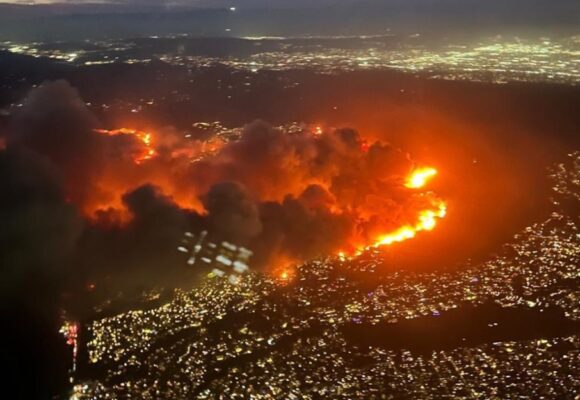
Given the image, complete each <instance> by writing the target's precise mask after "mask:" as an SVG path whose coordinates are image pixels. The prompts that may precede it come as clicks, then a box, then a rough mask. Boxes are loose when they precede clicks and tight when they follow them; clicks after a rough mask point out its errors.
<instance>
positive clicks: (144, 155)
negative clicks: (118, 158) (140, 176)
mask: <svg viewBox="0 0 580 400" xmlns="http://www.w3.org/2000/svg"><path fill="white" fill-rule="evenodd" d="M95 132H97V133H100V134H102V135H108V136H118V135H131V136H134V137H136V138H137V139H139V141H140V142H141V143H142V144H143V148H144V150H143V152H141V153H140V154H139V155H137V156H136V157H135V159H134V161H135V163H136V164H141V163H142V162H144V161H146V160H150V159H151V158H153V157H155V155H157V152H156V151H155V147H154V146H153V142H152V137H151V133H149V132H144V131H139V130H136V129H129V128H120V129H113V130H107V129H95Z"/></svg>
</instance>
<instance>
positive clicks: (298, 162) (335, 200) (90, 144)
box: [4, 82, 446, 280]
mask: <svg viewBox="0 0 580 400" xmlns="http://www.w3.org/2000/svg"><path fill="white" fill-rule="evenodd" d="M55 99H57V100H58V101H56V100H55ZM55 101H56V103H55ZM99 126H102V125H101V124H100V123H99V121H98V120H97V119H96V117H95V116H94V115H92V113H91V112H90V111H89V110H88V109H87V108H86V103H85V102H84V101H83V100H82V99H81V98H80V96H78V93H77V92H76V91H74V90H73V89H72V88H71V87H70V86H69V85H68V84H66V83H64V82H59V83H52V84H47V85H43V86H41V87H39V88H36V89H35V90H34V91H33V92H32V93H31V95H30V99H29V100H27V101H26V102H25V106H23V107H22V109H21V110H20V111H19V115H18V118H17V121H16V122H15V123H14V125H13V128H12V129H13V132H10V135H9V136H8V137H9V139H10V141H9V142H8V143H7V148H8V149H7V150H4V151H8V150H10V149H11V148H12V147H14V148H15V149H16V148H19V147H24V148H27V149H29V150H32V151H34V152H36V153H38V154H40V155H42V156H43V157H46V158H47V160H49V161H50V162H51V163H53V164H54V167H55V171H57V172H58V174H59V175H60V177H61V178H62V182H63V191H64V194H65V196H66V199H67V204H69V205H70V206H74V207H76V208H77V209H78V210H79V211H81V212H82V214H83V215H84V217H85V219H86V220H87V222H88V225H89V226H91V228H92V229H94V230H95V231H94V236H91V237H89V238H87V240H88V241H91V243H89V244H87V246H88V247H89V248H94V249H95V254H94V256H95V257H96V256H100V254H101V253H102V252H101V251H100V249H102V248H106V249H107V248H108V247H107V246H108V243H117V242H118V237H117V236H120V237H123V238H125V239H126V242H125V245H126V246H130V247H134V251H135V254H139V253H140V252H143V251H144V249H143V248H141V247H139V243H142V242H143V241H145V242H147V243H149V245H148V246H151V247H152V255H153V256H158V257H159V261H158V262H159V264H162V263H163V262H165V259H166V258H169V257H170V256H169V255H168V256H167V257H166V256H165V253H163V251H161V250H158V248H159V246H160V242H163V243H166V244H167V247H166V248H167V249H173V248H174V240H178V239H177V238H175V239H174V238H173V236H176V237H179V236H180V235H181V234H182V232H183V231H184V230H186V229H187V230H191V231H201V230H208V231H209V232H210V233H211V234H212V235H213V236H215V237H216V239H217V240H227V241H230V242H232V243H238V244H240V245H244V246H246V247H248V248H250V249H252V250H253V251H254V260H253V262H254V263H255V265H257V266H259V267H265V268H268V269H272V267H273V266H281V267H284V266H288V265H289V264H292V263H295V262H300V261H303V260H307V259H311V258H315V257H317V256H320V255H328V254H336V253H337V252H338V251H339V249H344V250H345V255H346V254H348V255H349V256H350V255H353V254H357V253H359V252H363V251H365V250H366V249H370V248H375V247H378V246H384V245H391V244H394V243H397V242H402V241H405V240H408V239H411V238H413V237H415V236H416V235H417V233H418V232H422V231H431V230H433V229H434V228H435V226H436V225H437V222H438V221H439V219H441V218H443V217H444V216H445V213H446V205H445V202H443V200H441V199H439V197H438V196H437V195H435V194H434V193H433V192H432V191H430V190H425V187H426V185H427V184H428V183H429V182H430V180H431V179H432V178H433V177H434V176H435V175H436V174H437V171H436V170H435V169H434V168H431V167H422V168H415V169H414V170H413V165H414V162H413V161H412V160H411V159H410V157H409V155H408V154H407V153H405V152H403V151H402V150H400V149H398V148H396V147H394V146H392V145H390V144H389V143H386V142H382V141H369V140H368V138H365V137H364V136H362V135H361V134H360V133H359V132H357V131H356V130H354V129H350V128H330V127H324V126H321V125H311V126H309V125H307V124H298V123H290V124H287V125H284V126H280V127H274V126H272V125H270V124H268V123H266V122H263V121H256V122H253V123H250V124H248V125H246V126H244V127H234V128H228V127H225V126H223V125H221V124H220V123H219V122H215V123H211V124H210V123H204V124H201V123H199V124H198V123H195V124H193V125H192V126H193V128H194V129H193V130H192V131H189V130H184V131H181V130H178V129H177V128H172V127H165V128H161V127H157V128H156V129H155V131H154V132H152V131H151V132H150V131H146V130H139V129H136V128H135V127H125V128H120V129H97V128H98V127H99ZM198 128H199V129H198ZM201 128H203V129H201ZM206 128H207V129H206ZM198 131H199V132H198ZM409 171H412V172H411V174H410V175H409ZM141 235H142V236H144V237H143V238H141V239H142V241H141V242H139V241H138V240H137V241H136V240H135V237H139V236H141ZM156 235H159V237H157V236H156ZM92 241H94V242H92ZM169 244H170V245H169ZM153 250H155V251H153ZM167 251H169V250H167ZM111 252H112V253H115V252H114V251H111ZM171 254H173V252H171ZM89 258H90V257H89ZM137 259H139V262H137V261H135V265H136V266H137V265H141V264H142V263H143V260H141V259H140V258H139V257H135V260H137ZM108 262H110V261H108ZM151 262H152V263H153V261H151ZM282 274H284V272H282ZM287 274H288V275H279V276H280V278H281V279H282V280H285V278H288V279H290V277H291V272H288V273H287Z"/></svg>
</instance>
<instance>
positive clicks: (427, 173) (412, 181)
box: [405, 168, 437, 189]
mask: <svg viewBox="0 0 580 400" xmlns="http://www.w3.org/2000/svg"><path fill="white" fill-rule="evenodd" d="M435 175H437V170H436V169H435V168H419V169H416V170H415V171H413V173H412V174H411V175H410V176H409V177H408V178H407V180H406V182H405V186H406V187H408V188H409V189H420V188H422V187H423V186H425V185H426V184H427V182H428V181H429V179H431V178H432V177H434V176H435Z"/></svg>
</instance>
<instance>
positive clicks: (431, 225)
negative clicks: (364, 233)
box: [338, 167, 447, 260]
mask: <svg viewBox="0 0 580 400" xmlns="http://www.w3.org/2000/svg"><path fill="white" fill-rule="evenodd" d="M435 175H437V170H436V169H435V168H430V167H426V168H418V169H415V170H414V171H413V172H412V173H411V174H410V175H409V176H408V177H407V179H406V180H405V187H407V188H409V189H419V188H422V187H424V186H425V185H426V184H427V183H428V182H429V180H430V179H431V178H432V177H434V176H435ZM446 214H447V205H446V203H445V202H444V201H443V200H440V199H433V200H432V205H431V206H430V207H429V208H426V209H422V210H420V211H419V212H418V214H417V222H416V223H415V224H414V225H410V224H406V225H403V226H401V227H400V228H397V229H395V230H394V231H391V232H389V233H386V234H382V235H379V236H378V237H377V239H376V241H375V242H374V243H372V244H371V245H367V246H359V247H358V248H357V249H356V251H355V253H354V254H355V255H359V254H361V253H362V252H363V251H366V250H370V249H372V248H377V247H381V246H389V245H392V244H394V243H399V242H403V241H405V240H409V239H413V238H414V237H415V236H416V235H417V233H418V232H421V231H432V230H433V229H435V227H436V225H437V220H438V219H441V218H444V217H445V215H446ZM338 257H339V258H341V259H343V260H344V259H346V258H349V257H350V255H347V254H346V253H345V252H344V251H340V252H338Z"/></svg>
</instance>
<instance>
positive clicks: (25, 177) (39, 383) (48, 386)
mask: <svg viewBox="0 0 580 400" xmlns="http://www.w3.org/2000/svg"><path fill="white" fill-rule="evenodd" d="M0 221H1V222H0V267H1V269H2V271H1V273H2V279H1V280H0V304H1V307H2V314H1V315H2V317H0V322H1V324H2V327H3V329H2V343H3V346H4V350H3V360H4V363H5V364H6V365H7V366H10V367H9V368H8V372H6V373H4V378H5V379H6V381H7V382H10V385H11V387H12V388H13V389H15V390H18V392H19V396H21V398H30V399H36V398H39V399H40V398H49V397H48V395H49V394H52V393H55V391H57V390H58V389H59V388H60V387H62V385H63V383H64V379H65V378H66V365H64V364H63V362H64V360H67V359H68V357H63V352H64V351H65V349H64V342H63V341H62V340H61V338H59V337H58V336H57V335H58V321H57V316H58V305H59V302H60V298H59V296H60V293H61V291H62V290H63V289H64V283H65V282H66V280H67V276H68V274H69V272H70V271H71V262H70V261H71V256H72V254H73V252H74V250H75V246H76V242H77V239H78V237H79V235H80V234H81V229H82V220H81V218H80V217H79V215H78V213H77V212H76V210H75V208H74V207H73V206H71V205H70V204H67V203H66V201H65V199H64V192H63V190H62V187H61V184H60V181H59V178H58V172H57V170H56V168H55V167H54V166H53V165H52V164H51V163H50V162H49V161H48V160H46V159H45V158H44V157H42V156H40V155H38V154H36V153H34V152H32V151H29V150H26V149H20V148H15V149H13V148H9V149H7V150H3V151H0ZM57 371H60V373H57ZM57 377H60V378H62V379H61V380H59V379H58V378H57ZM31 381H32V382H34V384H33V385H31V384H30V382H31Z"/></svg>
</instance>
